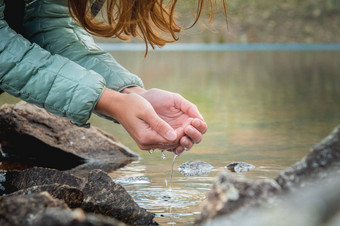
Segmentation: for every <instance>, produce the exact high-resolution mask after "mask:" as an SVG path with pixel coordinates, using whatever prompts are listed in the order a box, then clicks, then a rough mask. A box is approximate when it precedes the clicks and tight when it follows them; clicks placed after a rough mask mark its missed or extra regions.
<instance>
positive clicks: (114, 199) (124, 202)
mask: <svg viewBox="0 0 340 226" xmlns="http://www.w3.org/2000/svg"><path fill="white" fill-rule="evenodd" d="M83 193H84V202H83V204H82V209H84V210H85V211H86V212H93V213H99V214H102V215H105V216H110V217H113V218H115V219H117V220H119V221H122V222H124V223H126V224H129V225H158V224H157V223H156V222H155V221H154V217H155V214H153V213H149V212H147V211H146V210H145V209H143V208H140V207H139V206H138V204H137V203H136V202H135V201H134V200H133V199H132V197H131V196H130V195H129V194H128V192H127V191H126V190H125V189H124V188H123V187H122V186H121V185H120V184H119V183H115V182H113V181H112V179H111V178H110V177H109V176H108V175H107V174H106V173H104V172H103V171H101V170H93V171H91V172H90V174H89V176H88V182H87V183H86V185H85V187H84V189H83Z"/></svg>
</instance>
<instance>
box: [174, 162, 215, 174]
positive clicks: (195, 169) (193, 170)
mask: <svg viewBox="0 0 340 226" xmlns="http://www.w3.org/2000/svg"><path fill="white" fill-rule="evenodd" d="M212 169H214V167H213V166H212V165H210V164H209V163H207V162H203V161H188V162H185V163H183V164H182V165H180V166H179V167H178V170H179V172H180V173H181V174H182V175H183V176H202V175H204V174H207V173H209V172H210V171H211V170H212Z"/></svg>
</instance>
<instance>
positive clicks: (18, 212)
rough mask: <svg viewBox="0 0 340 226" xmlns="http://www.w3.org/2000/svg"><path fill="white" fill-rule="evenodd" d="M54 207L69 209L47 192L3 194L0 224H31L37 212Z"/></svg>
mask: <svg viewBox="0 0 340 226" xmlns="http://www.w3.org/2000/svg"><path fill="white" fill-rule="evenodd" d="M54 207H58V208H61V209H67V210H69V208H68V207H67V205H66V204H65V203H64V202H63V201H62V200H59V199H54V198H53V197H52V196H51V195H50V194H49V193H48V192H41V193H37V194H32V195H18V196H8V197H6V196H5V197H4V198H3V199H2V200H1V201H0V225H2V226H7V225H8V226H13V225H18V226H19V225H32V220H34V218H35V216H36V215H37V214H39V213H41V212H43V211H45V209H46V208H54Z"/></svg>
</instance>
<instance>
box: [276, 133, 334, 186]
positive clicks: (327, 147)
mask: <svg viewBox="0 0 340 226" xmlns="http://www.w3.org/2000/svg"><path fill="white" fill-rule="evenodd" d="M331 172H335V173H337V174H340V126H338V127H337V128H335V129H334V130H333V131H332V133H331V134H330V135H329V136H327V137H326V138H325V139H324V140H323V141H321V142H320V143H319V144H316V145H315V146H314V147H313V148H312V149H311V150H310V152H309V153H308V154H307V155H306V156H305V157H304V158H303V159H302V160H301V161H299V162H297V163H295V164H294V165H293V166H291V167H289V168H288V169H286V170H284V171H283V172H281V174H280V175H279V176H278V177H277V178H276V181H277V182H278V184H279V185H280V186H281V187H282V189H283V190H286V191H288V190H294V189H295V188H298V187H304V186H307V185H308V184H310V183H313V181H315V180H320V179H322V178H331V177H329V173H331Z"/></svg>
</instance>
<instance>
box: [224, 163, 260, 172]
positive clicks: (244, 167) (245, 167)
mask: <svg viewBox="0 0 340 226" xmlns="http://www.w3.org/2000/svg"><path fill="white" fill-rule="evenodd" d="M224 168H226V169H228V170H230V171H231V172H234V173H242V172H248V171H249V170H251V169H254V168H255V166H254V165H252V164H249V163H246V162H231V163H229V164H228V165H226V166H225V167H224Z"/></svg>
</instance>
